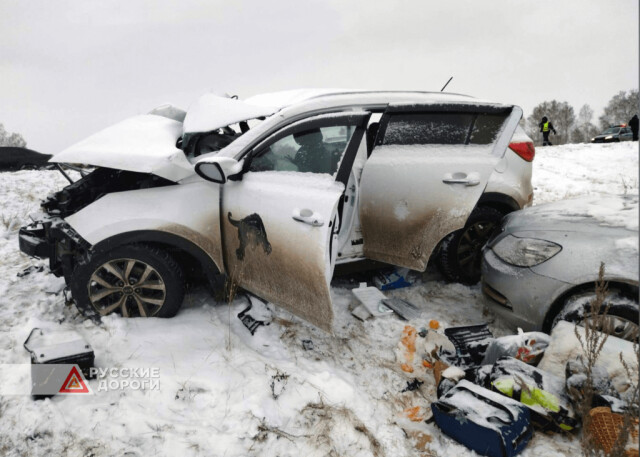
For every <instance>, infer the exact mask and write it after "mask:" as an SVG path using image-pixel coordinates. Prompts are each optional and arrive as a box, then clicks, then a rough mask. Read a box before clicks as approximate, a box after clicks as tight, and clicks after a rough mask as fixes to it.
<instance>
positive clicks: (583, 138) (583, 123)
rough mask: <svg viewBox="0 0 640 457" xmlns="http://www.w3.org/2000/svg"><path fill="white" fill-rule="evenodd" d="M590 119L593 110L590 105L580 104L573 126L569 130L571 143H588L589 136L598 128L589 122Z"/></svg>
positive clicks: (596, 132)
mask: <svg viewBox="0 0 640 457" xmlns="http://www.w3.org/2000/svg"><path fill="white" fill-rule="evenodd" d="M592 119H593V110H592V109H591V107H590V106H589V105H587V104H584V105H582V108H580V112H579V113H578V119H577V120H576V124H575V127H574V128H573V131H572V132H571V142H572V143H588V142H589V141H591V138H593V137H594V136H596V135H597V134H598V132H599V129H598V127H596V126H595V125H594V124H593V122H591V120H592Z"/></svg>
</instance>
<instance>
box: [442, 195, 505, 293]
mask: <svg viewBox="0 0 640 457" xmlns="http://www.w3.org/2000/svg"><path fill="white" fill-rule="evenodd" d="M503 216H504V214H503V213H502V212H501V211H498V210H497V209H495V208H491V207H488V206H480V207H478V208H476V209H474V210H473V212H472V213H471V215H470V216H469V219H468V220H467V223H466V224H465V226H464V228H462V229H460V230H457V231H455V232H453V233H452V234H450V235H448V236H447V237H446V238H445V239H444V241H443V242H442V244H441V247H440V252H439V254H438V259H437V260H438V262H437V263H438V267H439V268H440V271H441V272H442V274H443V275H444V277H445V278H446V279H447V280H448V281H453V282H461V283H464V284H475V283H477V282H478V281H479V280H480V264H481V261H482V247H483V246H484V245H485V244H486V243H487V241H488V240H489V238H490V237H491V235H492V234H493V232H494V230H495V229H496V228H497V227H498V225H499V223H500V220H501V219H502V217H503Z"/></svg>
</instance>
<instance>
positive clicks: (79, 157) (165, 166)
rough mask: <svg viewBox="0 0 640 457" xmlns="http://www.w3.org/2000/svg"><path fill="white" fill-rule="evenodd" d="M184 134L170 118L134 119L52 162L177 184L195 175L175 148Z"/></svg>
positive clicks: (56, 157) (82, 143) (55, 158)
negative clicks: (150, 175) (147, 175)
mask: <svg viewBox="0 0 640 457" xmlns="http://www.w3.org/2000/svg"><path fill="white" fill-rule="evenodd" d="M181 130H182V123H180V122H178V121H176V120H173V119H169V118H167V117H163V116H156V115H154V114H143V115H139V116H134V117H130V118H128V119H125V120H124V121H121V122H118V123H117V124H114V125H112V126H110V127H107V128H105V129H103V130H101V131H99V132H97V133H95V134H93V135H91V136H89V137H87V138H85V139H84V140H82V141H80V142H78V143H76V144H74V145H73V146H70V147H68V148H67V149H65V150H63V151H62V152H59V153H58V154H55V155H54V156H53V157H52V158H51V160H50V162H58V163H76V164H84V165H94V166H99V167H107V168H115V169H119V170H128V171H137V172H140V173H154V174H156V175H158V176H160V177H163V178H166V179H169V180H172V181H178V180H180V179H183V178H186V177H187V176H190V175H192V174H193V165H191V164H190V163H189V161H188V160H187V158H186V156H185V155H184V152H183V151H182V150H181V149H178V148H176V141H177V140H178V138H179V137H180V135H181Z"/></svg>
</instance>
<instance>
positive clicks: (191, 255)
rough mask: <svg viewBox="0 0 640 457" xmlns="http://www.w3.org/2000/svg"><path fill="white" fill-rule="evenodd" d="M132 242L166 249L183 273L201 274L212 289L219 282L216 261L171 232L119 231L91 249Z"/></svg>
mask: <svg viewBox="0 0 640 457" xmlns="http://www.w3.org/2000/svg"><path fill="white" fill-rule="evenodd" d="M132 243H142V244H149V245H153V246H156V247H158V248H160V249H164V250H167V251H168V252H169V253H170V254H171V255H172V257H173V258H174V259H175V260H176V262H178V264H179V265H180V267H181V268H182V269H183V272H184V273H185V274H188V273H189V271H190V270H191V271H192V272H193V273H196V274H199V275H202V276H203V277H204V278H203V279H205V280H206V282H207V283H208V285H209V286H210V287H211V289H212V290H213V289H215V288H216V286H217V285H218V284H219V278H220V274H221V270H220V268H219V266H218V265H217V264H216V262H215V261H214V260H213V259H212V258H211V257H210V256H209V255H208V254H207V253H206V252H205V251H204V250H203V249H202V248H201V247H199V246H198V245H196V244H195V243H193V242H191V241H189V240H186V239H184V238H182V237H180V236H178V235H175V234H173V233H169V232H162V231H158V230H137V231H133V232H126V233H120V234H118V235H114V236H112V237H109V238H106V239H104V240H102V241H100V242H98V243H97V244H95V245H94V246H93V247H92V250H93V251H96V252H105V251H109V250H111V249H114V248H116V247H119V246H124V245H127V244H132ZM196 266H199V267H200V270H199V271H198V270H195V269H194V267H196Z"/></svg>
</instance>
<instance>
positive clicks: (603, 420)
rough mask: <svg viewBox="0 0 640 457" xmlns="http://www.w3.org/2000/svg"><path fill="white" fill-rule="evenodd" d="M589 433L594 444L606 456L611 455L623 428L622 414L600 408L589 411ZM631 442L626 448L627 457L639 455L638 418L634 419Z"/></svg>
mask: <svg viewBox="0 0 640 457" xmlns="http://www.w3.org/2000/svg"><path fill="white" fill-rule="evenodd" d="M589 417H590V420H589V433H590V434H591V437H592V438H593V443H594V444H595V446H596V447H598V448H599V449H602V450H603V451H604V453H605V455H610V454H611V451H612V450H613V447H614V445H615V444H616V441H618V436H619V434H620V432H621V431H622V427H623V416H622V414H617V413H612V412H611V409H610V408H607V407H604V406H602V407H598V408H593V409H592V410H591V411H589ZM632 425H633V427H632V429H631V433H630V435H631V436H630V438H631V439H630V440H629V443H628V444H627V446H626V449H625V451H626V453H625V455H627V456H637V455H638V418H637V417H635V418H633V424H632Z"/></svg>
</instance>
